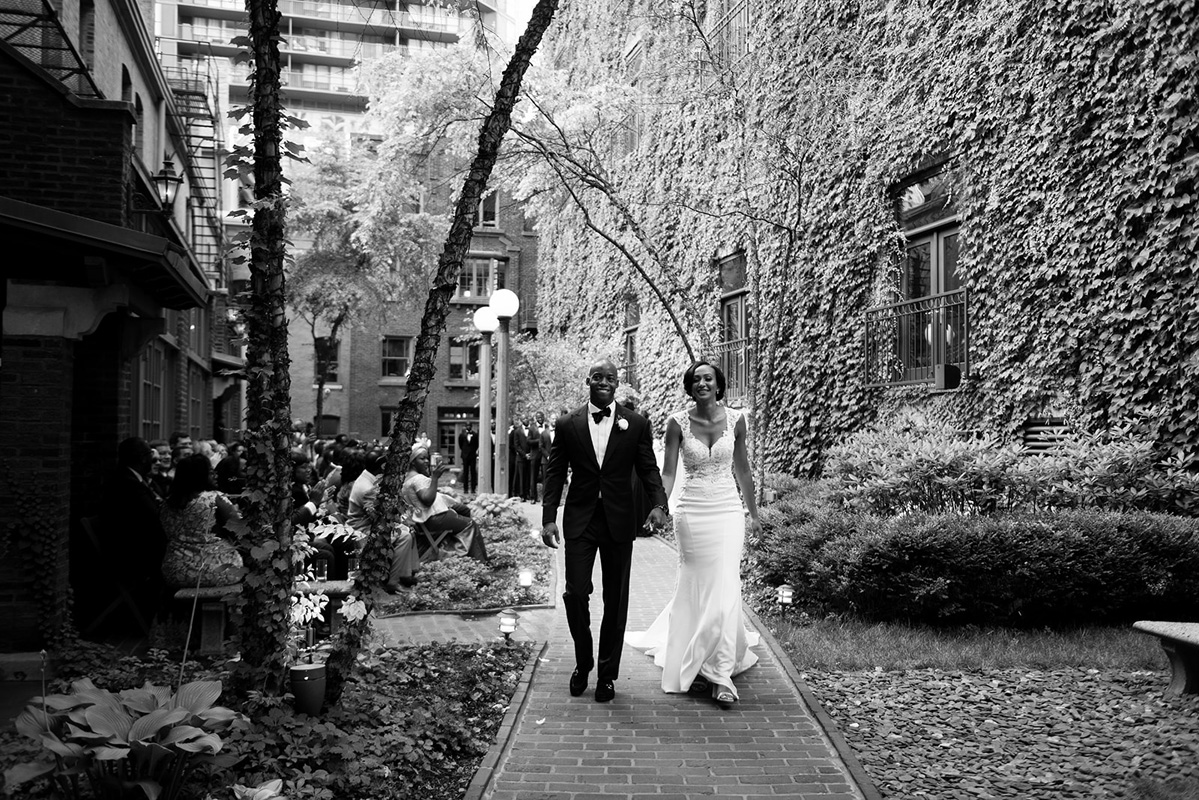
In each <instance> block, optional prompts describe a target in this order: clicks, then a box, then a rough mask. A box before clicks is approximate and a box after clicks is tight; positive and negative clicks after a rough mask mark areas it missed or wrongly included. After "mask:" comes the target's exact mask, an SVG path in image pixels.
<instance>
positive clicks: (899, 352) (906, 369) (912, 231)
mask: <svg viewBox="0 0 1199 800" xmlns="http://www.w3.org/2000/svg"><path fill="white" fill-rule="evenodd" d="M949 177H950V174H949V172H948V170H946V169H945V168H944V167H942V168H940V169H939V170H937V171H935V172H932V173H931V174H927V173H926V174H923V175H920V176H918V177H916V178H913V179H912V180H909V181H908V182H906V183H905V184H904V185H903V186H902V187H901V189H900V190H899V192H898V196H897V201H898V209H899V217H900V223H901V224H902V225H903V227H904V233H905V235H906V237H907V246H906V248H905V251H904V254H903V257H902V260H901V262H900V264H899V265H897V267H898V269H897V272H898V281H897V284H898V285H897V286H896V287H895V288H896V289H897V290H898V300H897V302H894V303H889V304H887V305H883V306H877V307H875V308H870V309H867V310H866V382H867V384H868V385H871V386H886V385H901V384H916V383H931V384H933V386H934V387H935V388H937V389H955V388H957V386H958V385H959V383H960V379H961V376H962V375H963V374H964V373H965V371H966V369H967V366H968V361H969V359H968V346H969V325H968V315H967V302H966V301H967V295H966V290H965V289H963V288H962V281H961V276H960V275H959V271H958V256H959V251H960V249H961V233H960V230H959V228H958V223H957V219H956V217H955V215H954V209H953V205H952V201H951V198H952V192H951V191H950V190H949Z"/></svg>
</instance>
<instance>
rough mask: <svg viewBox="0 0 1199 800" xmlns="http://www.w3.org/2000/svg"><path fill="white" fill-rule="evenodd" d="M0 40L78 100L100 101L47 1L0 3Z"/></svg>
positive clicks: (2, 0)
mask: <svg viewBox="0 0 1199 800" xmlns="http://www.w3.org/2000/svg"><path fill="white" fill-rule="evenodd" d="M0 39H2V40H3V41H4V42H5V43H6V44H8V45H9V46H10V47H12V48H13V49H14V50H16V51H17V52H18V53H20V54H21V55H22V56H24V57H25V58H27V59H29V61H30V62H32V63H33V64H36V65H37V66H39V67H41V68H42V69H44V70H45V71H46V72H48V73H50V74H51V75H53V76H54V77H55V78H57V79H58V80H59V81H61V82H62V84H63V85H64V86H66V87H67V88H68V89H70V90H71V91H72V92H74V93H75V94H76V95H78V96H79V97H91V98H99V99H103V95H101V94H100V90H99V89H97V88H96V84H95V81H93V80H92V75H91V72H89V71H88V68H87V64H86V63H84V60H83V58H82V57H81V56H80V55H79V51H77V50H76V49H75V47H74V46H73V45H72V44H71V40H70V39H69V38H68V37H67V35H66V33H65V32H64V31H63V29H62V24H61V23H60V22H59V20H58V14H56V13H55V12H54V9H53V8H52V7H51V6H50V3H49V2H48V0H0Z"/></svg>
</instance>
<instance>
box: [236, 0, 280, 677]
mask: <svg viewBox="0 0 1199 800" xmlns="http://www.w3.org/2000/svg"><path fill="white" fill-rule="evenodd" d="M246 10H247V11H248V12H249V15H250V45H251V56H252V58H253V72H252V74H251V103H252V124H253V131H254V162H253V165H254V199H255V201H256V202H255V209H254V216H253V227H252V230H251V233H250V283H251V296H250V304H249V309H248V311H247V313H246V323H247V329H248V339H249V341H248V346H247V350H246V375H247V387H246V404H247V413H246V423H247V428H248V430H247V436H246V438H247V447H246V463H247V472H248V475H247V479H248V484H249V503H248V506H247V508H246V510H245V516H244V520H245V526H244V528H243V529H242V530H241V531H240V532H239V534H238V548H239V549H240V550H241V554H242V560H243V562H244V563H245V566H246V570H247V575H246V577H245V579H244V581H243V583H242V587H243V588H242V593H241V601H240V606H239V611H240V620H239V624H238V630H239V634H238V639H239V645H240V651H241V659H240V661H239V668H238V670H237V671H235V673H234V676H233V687H234V690H235V691H236V692H238V693H240V694H242V695H244V693H245V692H246V691H248V690H251V689H258V690H265V691H275V690H276V689H277V688H278V685H279V681H280V680H281V679H282V671H283V666H284V665H283V658H284V653H285V646H286V643H287V636H288V631H289V619H288V610H289V609H288V603H289V598H290V595H291V589H292V565H291V560H290V547H291V471H292V470H291V462H290V459H289V457H288V451H289V448H290V444H291V400H290V398H291V378H290V375H289V373H288V367H289V365H290V359H289V358H288V354H287V317H286V311H285V300H284V292H283V289H284V276H283V263H284V255H285V250H286V244H285V224H286V206H285V200H284V197H283V192H282V189H283V165H282V157H281V147H282V138H283V136H282V103H281V100H280V97H279V91H280V89H279V18H280V14H279V10H278V4H277V0H246Z"/></svg>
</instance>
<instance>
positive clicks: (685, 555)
mask: <svg viewBox="0 0 1199 800" xmlns="http://www.w3.org/2000/svg"><path fill="white" fill-rule="evenodd" d="M683 390H684V391H685V392H686V393H687V395H688V397H690V398H691V399H692V400H693V401H694V405H692V406H691V407H689V408H687V409H684V410H683V411H679V412H677V413H675V414H672V415H671V416H670V418H669V419H668V420H667V422H666V457H665V460H664V463H663V468H662V480H663V483H664V484H665V489H666V494H667V496H669V495H670V494H671V492H672V490H673V488H674V483H675V476H676V468H677V464H678V460H679V455H680V453H681V454H682V459H683V481H682V491H681V494H680V498H679V501H678V507H677V509H676V512H675V517H674V518H675V535H676V538H677V544H678V553H679V573H678V582H677V584H676V586H675V592H674V597H673V598H672V599H671V601H670V603H668V604H667V606H666V608H665V609H664V610H663V611H662V613H661V614H660V615H658V618H657V619H656V620H655V621H654V623H653V624H652V625H650V627H649V629H648V630H646V631H641V632H636V633H629V634H626V636H625V640H626V641H627V642H628V643H629V644H631V645H632V646H633V647H636V648H638V649H640V650H644V651H645V653H646V655H650V656H653V658H654V663H655V664H657V665H658V666H660V667H662V690H663V691H665V692H690V693H693V694H699V693H707V692H709V691H710V692H711V694H712V698H713V699H714V700H715V701H716V702H717V703H718V704H719V705H720V706H721V707H722V708H726V709H727V708H730V707H731V706H732V704H733V703H735V702H736V701H737V699H738V694H737V687H736V686H735V685H734V684H733V676H735V675H738V674H740V673H741V672H744V671H745V670H747V669H749V668H750V667H752V666H753V665H754V664H755V663H757V661H758V657H757V655H756V654H754V653H753V652H751V651H750V649H749V648H750V647H752V646H754V645H756V644H757V643H758V640H759V638H760V637H759V636H758V634H757V633H754V632H751V631H747V630H746V629H745V626H744V625H743V624H742V622H741V550H742V547H743V546H744V543H745V510H746V509H747V510H748V511H749V525H750V527H751V528H752V529H754V530H756V529H757V527H758V509H757V504H756V502H755V498H754V484H753V476H752V474H751V472H750V466H749V456H748V454H747V447H746V441H745V440H746V436H747V433H746V431H747V422H746V419H745V416H744V414H742V413H741V412H739V411H737V410H736V409H732V408H726V407H725V405H724V404H723V403H721V402H720V401H721V400H723V399H724V391H725V378H724V373H722V372H721V371H720V369H719V368H717V367H716V366H714V365H712V364H710V363H708V362H707V361H696V362H695V363H694V364H692V365H691V366H690V367H689V368H688V369H687V371H686V372H684V373H683ZM738 487H739V488H740V490H741V494H740V497H739V496H738V493H737V489H738ZM743 499H744V503H745V508H744V509H743V508H742V500H743Z"/></svg>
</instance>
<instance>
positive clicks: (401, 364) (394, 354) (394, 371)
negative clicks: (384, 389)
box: [379, 336, 412, 378]
mask: <svg viewBox="0 0 1199 800" xmlns="http://www.w3.org/2000/svg"><path fill="white" fill-rule="evenodd" d="M379 347H380V353H381V356H382V359H381V360H382V369H381V371H380V377H382V378H407V377H408V371H409V370H410V369H412V337H411V336H384V337H383V341H382V342H380V344H379Z"/></svg>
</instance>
